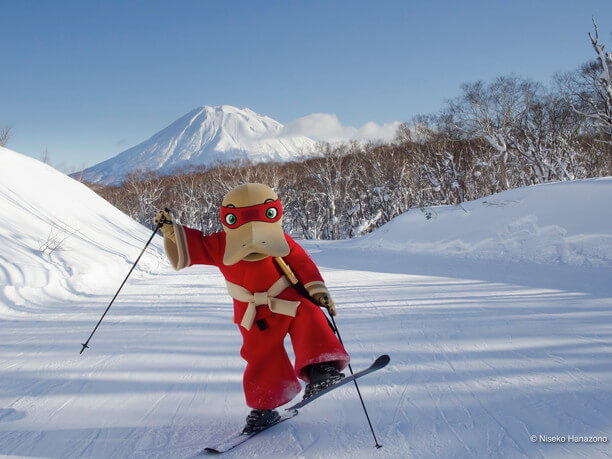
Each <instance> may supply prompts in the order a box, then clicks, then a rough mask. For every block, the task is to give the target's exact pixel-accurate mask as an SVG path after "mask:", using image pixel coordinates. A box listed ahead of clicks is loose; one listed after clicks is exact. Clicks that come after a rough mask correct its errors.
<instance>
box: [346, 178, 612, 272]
mask: <svg viewBox="0 0 612 459" xmlns="http://www.w3.org/2000/svg"><path fill="white" fill-rule="evenodd" d="M349 244H354V245H355V246H359V247H363V248H376V249H386V250H393V251H402V252H405V253H414V254H432V255H438V256H455V257H465V258H471V259H480V260H506V261H515V262H516V261H528V262H535V263H553V264H568V265H585V266H593V267H611V266H612V177H605V178H597V179H588V180H577V181H573V182H558V183H548V184H543V185H536V186H529V187H523V188H518V189H514V190H508V191H504V192H502V193H497V194H495V195H492V196H488V197H486V198H482V199H478V200H475V201H470V202H466V203H463V204H461V205H457V206H441V207H431V208H427V209H423V210H421V209H412V210H410V211H408V212H406V213H405V214H403V215H401V216H399V217H397V218H395V219H394V220H392V221H391V222H389V223H388V224H386V225H384V226H383V227H381V228H379V229H378V230H377V231H375V232H374V233H372V234H369V235H367V236H364V237H362V238H359V239H356V240H355V241H351V242H350V243H349Z"/></svg>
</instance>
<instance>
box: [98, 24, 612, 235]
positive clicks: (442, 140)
mask: <svg viewBox="0 0 612 459" xmlns="http://www.w3.org/2000/svg"><path fill="white" fill-rule="evenodd" d="M589 37H590V39H591V45H592V47H593V50H594V52H595V55H596V57H595V59H593V60H592V61H590V62H587V63H586V64H584V65H583V66H582V67H581V68H579V69H576V70H574V71H571V72H567V73H564V74H558V75H556V76H555V78H554V80H553V82H552V83H551V84H549V85H544V84H541V83H538V82H534V81H530V80H528V79H525V78H522V77H520V76H514V75H511V76H502V77H499V78H496V79H495V80H493V81H489V82H482V81H477V82H471V83H466V84H463V85H462V87H461V93H460V95H458V96H457V97H455V98H453V99H450V100H448V101H447V102H446V103H445V105H444V107H443V108H442V109H441V110H440V111H439V112H438V113H435V114H429V115H419V116H416V117H414V119H412V120H411V121H410V122H406V123H403V124H402V125H401V126H400V127H399V128H398V131H397V134H396V136H395V139H393V141H391V142H388V143H363V142H347V143H334V144H329V143H320V144H319V145H318V151H317V154H316V155H315V156H314V157H309V158H305V159H304V160H303V161H299V162H290V163H265V164H246V163H231V164H220V165H218V166H217V167H212V168H208V169H206V170H201V169H200V170H198V169H194V170H184V171H181V172H180V173H178V174H175V175H172V176H160V175H157V174H152V173H141V172H135V173H133V174H131V175H130V176H129V177H128V178H127V180H126V181H125V182H124V183H123V184H122V185H121V186H101V185H94V184H91V185H90V186H91V187H92V188H93V189H94V190H95V191H96V192H98V193H99V194H100V195H102V196H103V197H104V198H105V199H107V200H108V201H110V202H111V203H112V204H114V205H115V206H116V207H118V208H119V209H121V210H122V211H124V212H125V213H127V214H128V215H130V216H132V217H133V218H134V219H136V220H137V221H139V222H141V223H143V224H146V225H150V224H151V219H152V217H153V216H154V215H155V213H156V211H157V210H158V209H159V208H163V207H169V208H171V210H172V212H173V215H174V217H175V218H176V219H177V220H178V221H179V222H181V223H182V224H185V225H187V226H191V227H195V228H199V229H201V230H203V231H206V232H211V231H217V230H220V229H221V226H220V221H219V205H220V203H221V201H222V198H223V196H224V194H225V193H226V192H227V191H228V190H229V189H231V188H233V187H234V186H236V185H238V184H241V183H245V182H262V183H266V184H268V185H270V186H272V187H273V188H274V189H275V190H276V191H277V192H278V194H279V196H280V197H281V200H282V202H283V205H284V209H285V213H284V220H283V221H284V226H285V229H286V231H287V232H289V233H291V234H293V235H295V236H298V237H304V238H320V239H342V238H350V237H355V236H358V235H362V234H366V233H368V232H370V231H372V230H374V229H375V228H378V227H380V226H381V225H383V224H385V223H386V222H388V221H389V220H391V219H392V218H394V217H396V216H397V215H399V214H401V213H403V212H405V211H406V210H408V209H411V208H419V209H421V210H422V212H423V216H424V218H435V209H432V207H433V206H437V205H448V204H451V205H460V204H461V203H462V202H464V201H468V200H472V199H476V198H479V197H482V196H486V195H490V194H493V193H496V192H499V191H503V190H507V189H510V188H516V187H521V186H526V185H534V184H540V183H545V182H550V181H561V180H575V179H581V178H589V177H598V176H608V175H612V77H611V74H612V54H611V53H610V52H606V51H605V50H604V45H603V44H602V43H601V42H600V41H599V36H598V31H597V27H596V26H595V31H594V33H593V34H589Z"/></svg>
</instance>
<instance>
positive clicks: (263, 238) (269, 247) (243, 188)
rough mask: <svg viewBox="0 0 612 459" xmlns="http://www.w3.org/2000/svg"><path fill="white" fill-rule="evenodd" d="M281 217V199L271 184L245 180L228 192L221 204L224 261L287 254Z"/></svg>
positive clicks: (256, 258) (225, 262)
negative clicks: (224, 235)
mask: <svg viewBox="0 0 612 459" xmlns="http://www.w3.org/2000/svg"><path fill="white" fill-rule="evenodd" d="M282 216H283V207H282V205H281V202H280V200H279V199H278V196H277V195H276V193H275V192H274V190H272V188H270V187H269V186H266V185H263V184H261V183H246V184H244V185H240V186H239V187H236V188H234V189H233V190H231V191H230V192H229V193H227V194H226V195H225V198H223V203H222V204H221V224H222V225H223V230H224V231H225V233H226V244H225V253H224V255H223V264H224V265H226V266H229V265H233V264H236V263H238V262H239V261H240V260H246V261H258V260H263V259H264V258H266V257H269V256H272V257H284V256H285V255H288V254H289V244H287V241H286V240H285V233H284V231H283V227H282Z"/></svg>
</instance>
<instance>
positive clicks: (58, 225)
mask: <svg viewBox="0 0 612 459" xmlns="http://www.w3.org/2000/svg"><path fill="white" fill-rule="evenodd" d="M0 202H1V203H2V217H1V218H0V245H1V246H2V250H0V315H3V314H6V313H11V314H12V313H16V312H18V311H22V312H24V311H27V310H29V306H31V305H33V304H42V303H49V302H53V301H54V300H53V299H56V300H58V299H59V298H63V299H65V298H67V296H66V295H68V297H70V296H71V295H75V294H78V293H91V289H92V288H100V287H101V288H107V289H108V291H109V294H110V293H112V292H111V291H112V290H113V289H114V288H115V287H118V284H119V282H120V280H121V279H122V278H123V277H124V276H125V274H127V271H128V269H129V266H130V264H131V263H132V262H133V261H134V259H135V258H136V256H137V255H138V253H139V251H140V250H141V248H142V246H143V245H144V242H145V241H146V240H147V238H148V236H149V235H150V231H149V230H148V229H147V228H144V227H143V226H142V225H140V224H138V223H136V222H135V221H134V220H132V219H131V218H129V217H128V216H127V215H125V214H124V213H122V212H121V211H119V210H118V209H116V208H115V207H113V206H112V205H110V204H109V203H108V202H106V201H105V200H104V199H102V198H101V197H100V196H98V195H97V194H95V193H94V192H93V191H91V190H90V189H89V188H87V187H86V186H85V185H83V184H81V183H79V182H77V181H75V180H73V179H71V178H70V177H67V176H66V175H64V174H62V173H60V172H58V171H56V170H55V169H53V168H52V167H50V166H48V165H46V164H44V163H42V162H40V161H37V160H35V159H32V158H30V157H27V156H24V155H21V154H19V153H16V152H14V151H11V150H8V149H6V148H2V147H0ZM151 251H152V252H153V253H155V251H157V255H156V256H151V255H149V256H147V257H143V260H142V262H141V265H140V268H145V269H147V268H149V269H150V268H152V267H155V266H157V265H158V264H159V262H160V260H161V252H160V251H161V249H160V247H159V246H157V248H151Z"/></svg>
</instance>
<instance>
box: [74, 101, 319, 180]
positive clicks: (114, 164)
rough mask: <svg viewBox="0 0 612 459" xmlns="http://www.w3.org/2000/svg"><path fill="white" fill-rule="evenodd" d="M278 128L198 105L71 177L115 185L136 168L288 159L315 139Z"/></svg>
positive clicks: (240, 112) (228, 109)
mask: <svg viewBox="0 0 612 459" xmlns="http://www.w3.org/2000/svg"><path fill="white" fill-rule="evenodd" d="M282 129H283V125H282V124H280V123H279V122H277V121H275V120H273V119H272V118H270V117H267V116H263V115H259V114H257V113H255V112H254V111H252V110H250V109H248V108H243V109H239V108H236V107H232V106H230V105H221V106H217V107H209V106H203V107H200V108H197V109H195V110H193V111H191V112H189V113H187V114H186V115H185V116H183V117H181V118H180V119H178V120H176V121H175V122H174V123H172V124H171V125H170V126H168V127H166V128H165V129H163V130H161V131H159V132H158V133H157V134H155V135H153V136H152V137H151V138H150V139H148V140H145V141H144V142H142V143H140V144H138V145H136V146H134V147H132V148H130V149H128V150H126V151H124V152H122V153H119V154H118V155H117V156H115V157H113V158H111V159H108V160H106V161H104V162H102V163H99V164H96V165H95V166H92V167H90V168H88V169H85V170H84V171H82V172H78V173H76V174H73V176H78V177H80V176H82V178H83V179H84V180H86V181H88V182H92V183H103V184H116V183H120V182H121V181H122V180H123V178H124V177H125V175H127V174H129V173H130V172H134V171H136V170H142V171H147V172H148V171H155V172H159V173H162V174H168V173H172V172H173V171H176V170H177V169H183V168H188V167H191V166H213V165H215V164H217V163H223V162H229V161H236V160H248V161H252V162H254V163H258V162H269V161H290V160H295V159H297V158H299V157H300V156H301V155H307V154H311V153H312V151H313V150H314V147H315V141H314V140H311V139H309V138H308V137H304V136H290V135H289V136H287V135H283V134H282Z"/></svg>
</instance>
